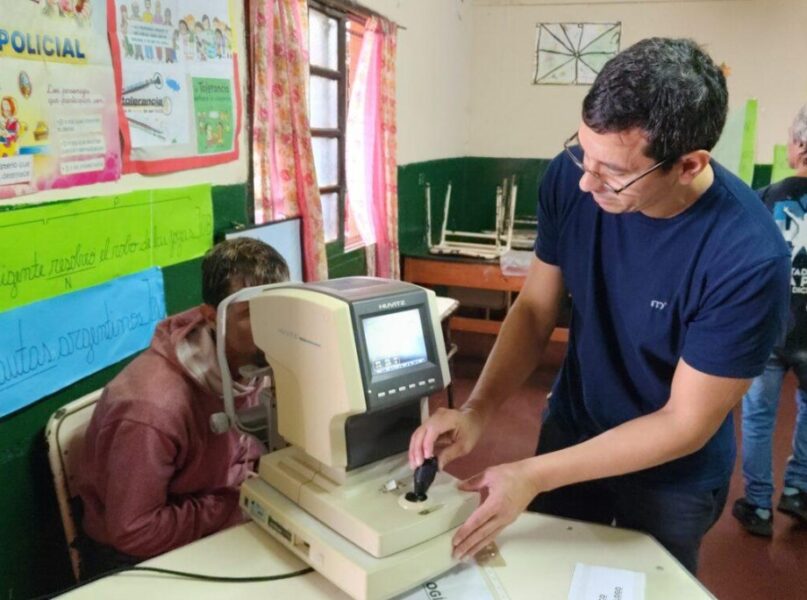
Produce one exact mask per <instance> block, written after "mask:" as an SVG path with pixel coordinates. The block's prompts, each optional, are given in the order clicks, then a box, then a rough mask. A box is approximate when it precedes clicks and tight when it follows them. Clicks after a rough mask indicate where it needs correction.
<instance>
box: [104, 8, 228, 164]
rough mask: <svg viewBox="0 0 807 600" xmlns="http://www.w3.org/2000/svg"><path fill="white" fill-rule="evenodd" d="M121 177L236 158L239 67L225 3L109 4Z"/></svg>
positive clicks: (216, 162)
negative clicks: (116, 94)
mask: <svg viewBox="0 0 807 600" xmlns="http://www.w3.org/2000/svg"><path fill="white" fill-rule="evenodd" d="M108 3H109V4H108V6H109V31H110V42H111V45H112V56H113V61H114V64H115V76H116V84H117V88H118V89H117V93H118V102H119V107H118V108H119V118H120V123H121V137H122V139H123V157H124V158H123V160H124V171H126V172H140V173H162V172H168V171H176V170H181V169H190V168H196V167H203V166H208V165H213V164H218V163H223V162H228V161H231V160H235V159H237V158H238V131H239V128H240V122H241V98H240V84H239V80H238V60H237V56H236V53H235V48H236V47H237V39H236V37H235V32H234V27H233V23H232V18H231V13H232V11H231V10H230V8H231V6H230V4H231V3H230V2H221V1H220V0H108Z"/></svg>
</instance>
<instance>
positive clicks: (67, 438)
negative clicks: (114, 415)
mask: <svg viewBox="0 0 807 600" xmlns="http://www.w3.org/2000/svg"><path fill="white" fill-rule="evenodd" d="M101 391H102V390H96V391H94V392H90V393H89V394H87V395H85V396H82V397H81V398H79V399H77V400H73V401H72V402H70V403H68V404H65V405H64V406H63V407H62V408H60V409H59V410H57V411H56V412H55V413H53V414H52V415H51V417H50V419H49V420H48V425H47V427H46V428H45V439H46V441H47V443H48V460H49V462H50V468H51V471H52V472H53V486H54V488H55V489H56V499H57V500H58V502H59V512H60V513H61V515H62V526H63V527H64V535H65V539H66V540H67V549H68V552H69V554H70V563H71V565H72V567H73V575H74V576H75V578H76V581H78V580H79V576H80V564H81V556H80V554H79V552H78V550H77V549H76V548H75V547H74V545H73V542H74V541H75V540H76V537H77V535H78V532H79V529H78V525H77V524H76V520H75V515H74V513H73V506H74V498H75V497H76V494H77V493H76V471H75V466H76V460H77V459H78V457H79V456H80V455H81V450H82V447H83V445H84V432H85V431H86V429H87V425H88V424H89V422H90V417H91V416H92V412H93V410H94V409H95V403H96V402H98V399H99V398H100V397H101Z"/></svg>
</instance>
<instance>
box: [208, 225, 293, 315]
mask: <svg viewBox="0 0 807 600" xmlns="http://www.w3.org/2000/svg"><path fill="white" fill-rule="evenodd" d="M288 279H289V267H288V265H287V264H286V261H285V260H283V257H282V256H280V254H279V253H278V251H277V250H275V249H274V248H272V246H270V245H269V244H267V243H265V242H262V241H260V240H256V239H253V238H246V237H244V238H233V239H231V240H225V241H223V242H220V243H218V244H216V245H215V246H213V247H212V248H211V249H210V250H209V251H208V253H207V254H205V258H204V260H203V261H202V300H204V302H205V304H209V305H210V306H214V307H215V306H218V305H219V302H221V301H222V300H224V299H225V298H226V297H227V296H229V295H230V294H232V293H233V292H235V291H237V290H239V289H241V288H244V287H250V286H253V285H266V284H269V283H278V282H280V281H288Z"/></svg>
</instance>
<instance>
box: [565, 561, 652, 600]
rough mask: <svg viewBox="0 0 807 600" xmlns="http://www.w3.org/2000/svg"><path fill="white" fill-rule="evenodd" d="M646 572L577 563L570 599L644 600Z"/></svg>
mask: <svg viewBox="0 0 807 600" xmlns="http://www.w3.org/2000/svg"><path fill="white" fill-rule="evenodd" d="M645 579H646V578H645V574H644V573H639V572H637V571H628V570H626V569H613V568H610V567H597V566H594V565H586V564H583V563H577V565H575V568H574V575H573V576H572V586H571V588H570V589H569V600H644V588H645Z"/></svg>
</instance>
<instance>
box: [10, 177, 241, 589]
mask: <svg viewBox="0 0 807 600" xmlns="http://www.w3.org/2000/svg"><path fill="white" fill-rule="evenodd" d="M250 207H251V200H250V199H249V198H248V195H247V186H246V185H232V186H220V187H214V188H213V215H214V236H215V239H216V240H219V239H221V238H222V237H223V234H224V231H226V230H229V229H232V228H233V226H234V225H235V224H246V223H249V222H250V220H251V214H252V211H251V208H250ZM200 269H201V258H200V259H195V260H191V261H188V262H185V263H180V264H178V265H174V266H171V267H167V268H165V269H163V275H164V279H165V296H166V307H167V310H168V313H169V314H173V313H176V312H179V311H182V310H185V309H186V308H189V307H191V306H194V305H196V304H198V303H199V302H200V301H201V280H200V276H199V273H200ZM129 360H131V359H128V360H125V361H122V362H120V363H118V364H115V365H113V366H110V367H108V368H106V369H104V370H102V371H99V372H97V373H95V374H93V375H91V376H89V377H87V378H85V379H82V380H81V381H79V382H77V383H75V384H73V385H71V386H70V387H68V388H66V389H64V390H61V391H59V392H57V393H55V394H52V395H51V396H48V397H46V398H44V399H42V400H40V401H39V402H37V403H35V404H33V405H32V406H29V407H27V408H24V409H22V410H20V411H18V412H16V413H14V414H12V415H10V416H7V417H5V418H3V419H0V598H2V599H3V600H17V599H22V598H30V597H33V596H37V595H40V594H47V593H51V592H54V591H55V590H58V589H61V588H64V587H66V586H68V585H70V584H71V583H72V573H71V571H70V562H69V560H68V556H67V548H66V546H65V541H64V533H63V531H62V524H61V519H60V517H59V509H58V506H57V504H56V496H55V494H54V491H53V485H52V478H51V473H50V467H49V465H48V460H47V452H46V446H45V441H44V428H45V424H46V422H47V420H48V418H49V417H50V415H51V414H52V413H53V412H55V411H56V410H57V409H58V408H60V407H61V406H63V405H64V404H66V403H67V402H70V401H71V400H75V399H76V398H78V397H80V396H82V395H84V394H86V393H88V392H91V391H93V390H95V389H98V388H100V387H103V386H104V385H105V384H106V382H107V381H109V380H110V379H111V378H112V377H114V376H115V375H116V374H117V373H118V372H119V371H120V370H121V369H122V368H123V367H124V366H125V365H126V364H127V363H128V362H129Z"/></svg>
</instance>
